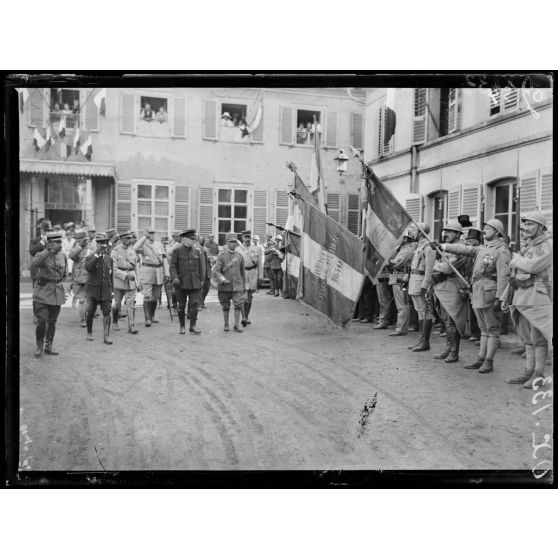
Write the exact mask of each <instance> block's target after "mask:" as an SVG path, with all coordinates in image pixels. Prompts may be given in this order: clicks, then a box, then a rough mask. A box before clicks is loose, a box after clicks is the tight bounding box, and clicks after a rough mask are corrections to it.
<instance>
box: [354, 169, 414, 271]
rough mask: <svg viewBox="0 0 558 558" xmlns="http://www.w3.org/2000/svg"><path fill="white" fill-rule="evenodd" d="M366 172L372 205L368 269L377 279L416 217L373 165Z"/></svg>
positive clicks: (369, 209)
mask: <svg viewBox="0 0 558 558" xmlns="http://www.w3.org/2000/svg"><path fill="white" fill-rule="evenodd" d="M365 173H366V190H367V201H368V207H367V210H366V220H365V226H366V231H365V245H366V248H365V254H366V256H365V261H364V269H365V272H366V274H367V275H369V276H370V278H371V279H376V278H377V277H378V275H379V274H380V273H381V271H382V268H383V267H384V265H385V263H386V262H387V260H388V259H389V258H390V257H391V256H392V255H393V253H394V251H395V249H396V247H397V245H398V244H399V242H400V239H401V237H402V236H403V233H404V231H405V229H406V228H407V226H408V225H409V223H411V221H412V219H411V217H409V214H408V213H407V212H406V211H405V209H404V208H403V206H402V205H401V204H400V203H399V202H398V201H397V200H396V199H395V196H394V195H393V194H392V193H391V192H390V191H389V190H388V189H387V188H386V187H385V186H384V184H383V183H382V181H381V180H380V179H379V178H378V177H377V176H376V175H375V174H374V172H373V171H372V169H370V168H369V167H368V166H367V167H365Z"/></svg>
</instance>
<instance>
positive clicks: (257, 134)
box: [250, 105, 265, 143]
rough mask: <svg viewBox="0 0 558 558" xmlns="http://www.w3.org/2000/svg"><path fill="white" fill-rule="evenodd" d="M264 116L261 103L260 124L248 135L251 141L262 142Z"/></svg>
mask: <svg viewBox="0 0 558 558" xmlns="http://www.w3.org/2000/svg"><path fill="white" fill-rule="evenodd" d="M264 116H265V114H264V111H263V105H262V118H261V120H260V124H259V126H258V127H257V128H256V129H255V130H254V132H253V133H252V134H251V136H250V141H251V142H252V143H263V131H264Z"/></svg>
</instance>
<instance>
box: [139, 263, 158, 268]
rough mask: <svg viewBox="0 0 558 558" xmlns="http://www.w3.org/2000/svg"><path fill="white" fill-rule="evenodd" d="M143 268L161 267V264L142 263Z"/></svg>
mask: <svg viewBox="0 0 558 558" xmlns="http://www.w3.org/2000/svg"><path fill="white" fill-rule="evenodd" d="M143 265H144V266H145V267H163V264H162V263H160V264H150V263H144V264H143Z"/></svg>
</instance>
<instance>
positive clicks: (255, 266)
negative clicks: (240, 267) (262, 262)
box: [244, 265, 258, 271]
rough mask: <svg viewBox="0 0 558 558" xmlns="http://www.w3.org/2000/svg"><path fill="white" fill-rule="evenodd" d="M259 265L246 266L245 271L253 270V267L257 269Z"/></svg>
mask: <svg viewBox="0 0 558 558" xmlns="http://www.w3.org/2000/svg"><path fill="white" fill-rule="evenodd" d="M257 267H258V266H257V265H253V266H252V267H245V268H244V271H251V270H252V269H256V268H257Z"/></svg>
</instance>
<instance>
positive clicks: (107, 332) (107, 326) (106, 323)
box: [103, 314, 112, 345]
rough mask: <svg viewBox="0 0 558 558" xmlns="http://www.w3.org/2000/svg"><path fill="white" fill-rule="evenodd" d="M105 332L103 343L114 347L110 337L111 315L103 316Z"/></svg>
mask: <svg viewBox="0 0 558 558" xmlns="http://www.w3.org/2000/svg"><path fill="white" fill-rule="evenodd" d="M103 331H104V338H103V341H104V342H105V343H106V344H107V345H112V340H111V339H109V335H110V314H109V315H108V316H103Z"/></svg>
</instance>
